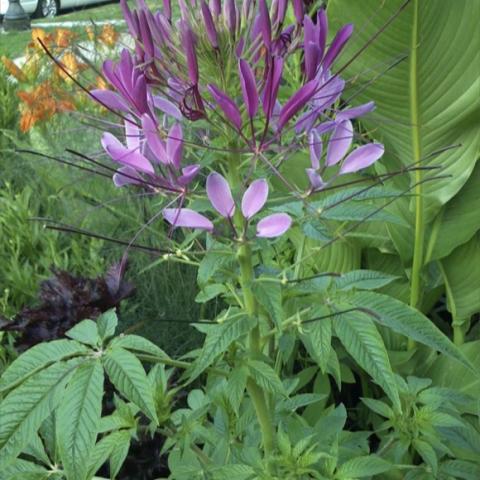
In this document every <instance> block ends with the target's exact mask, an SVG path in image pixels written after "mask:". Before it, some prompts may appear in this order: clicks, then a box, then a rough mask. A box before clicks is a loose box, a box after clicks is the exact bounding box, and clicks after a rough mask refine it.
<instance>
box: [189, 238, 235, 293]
mask: <svg viewBox="0 0 480 480" xmlns="http://www.w3.org/2000/svg"><path fill="white" fill-rule="evenodd" d="M233 260H234V257H233V254H232V252H231V251H230V252H229V251H228V249H227V247H226V246H225V245H222V244H221V243H214V244H213V245H212V246H211V247H210V249H209V250H208V252H207V254H206V255H205V256H204V257H203V259H202V261H201V262H200V266H199V267H198V274H197V275H198V276H197V279H198V284H199V285H200V286H203V285H205V284H206V283H207V282H208V281H209V280H210V279H211V278H212V277H213V275H215V273H216V272H217V271H218V270H219V269H221V268H222V267H224V266H225V265H227V264H228V263H229V262H232V261H233Z"/></svg>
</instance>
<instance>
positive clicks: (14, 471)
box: [0, 458, 50, 480]
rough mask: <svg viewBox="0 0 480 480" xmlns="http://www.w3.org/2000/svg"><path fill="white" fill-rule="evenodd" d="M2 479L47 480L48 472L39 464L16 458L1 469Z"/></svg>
mask: <svg viewBox="0 0 480 480" xmlns="http://www.w3.org/2000/svg"><path fill="white" fill-rule="evenodd" d="M1 474H2V476H1V477H0V478H1V479H2V480H19V479H22V480H24V479H25V480H29V479H30V480H47V479H48V478H49V476H50V472H49V471H48V470H47V469H46V468H44V467H41V466H40V465H38V464H36V463H33V462H27V461H26V460H22V459H19V458H17V459H16V460H15V461H14V462H13V463H11V464H10V465H9V466H8V467H6V468H3V469H2V471H1Z"/></svg>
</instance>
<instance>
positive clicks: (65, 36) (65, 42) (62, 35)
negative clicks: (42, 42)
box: [55, 28, 76, 48]
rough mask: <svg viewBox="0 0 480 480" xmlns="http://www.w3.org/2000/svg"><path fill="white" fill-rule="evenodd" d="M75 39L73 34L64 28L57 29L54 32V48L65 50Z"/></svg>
mask: <svg viewBox="0 0 480 480" xmlns="http://www.w3.org/2000/svg"><path fill="white" fill-rule="evenodd" d="M75 37H76V34H75V32H72V31H71V30H67V29H66V28H57V29H56V30H55V46H57V47H59V48H67V47H68V46H70V43H71V41H72V40H73V39H74V38H75Z"/></svg>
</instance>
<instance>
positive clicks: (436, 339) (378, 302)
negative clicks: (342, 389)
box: [348, 292, 473, 368]
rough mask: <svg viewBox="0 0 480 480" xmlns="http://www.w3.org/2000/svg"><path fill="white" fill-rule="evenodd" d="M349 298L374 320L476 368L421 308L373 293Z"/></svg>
mask: <svg viewBox="0 0 480 480" xmlns="http://www.w3.org/2000/svg"><path fill="white" fill-rule="evenodd" d="M348 301H349V303H351V304H352V305H356V306H358V307H360V308H363V309H367V310H368V311H369V312H370V313H371V317H372V319H373V320H374V321H375V322H377V323H379V324H380V325H383V326H385V327H388V328H390V329H392V330H393V331H395V332H397V333H400V334H402V335H405V336H406V337H408V338H411V339H412V340H415V341H416V342H420V343H423V344H424V345H427V346H428V347H430V348H432V349H434V350H438V351H439V352H442V353H443V354H445V355H448V356H450V357H452V358H455V359H456V360H458V361H460V362H461V363H463V364H464V365H466V366H467V367H469V368H473V367H472V365H471V364H470V362H469V361H468V360H467V359H466V358H465V356H464V355H463V354H462V352H461V351H460V350H459V349H458V347H456V346H455V345H454V344H453V343H452V342H451V341H450V340H449V338H448V337H447V336H446V335H444V334H443V333H442V332H441V331H440V330H439V329H438V328H437V327H436V326H435V325H434V324H433V323H432V322H431V321H430V320H429V319H428V318H427V317H425V315H423V314H422V313H421V312H419V311H418V310H416V309H414V308H411V307H410V306H408V305H406V304H404V303H403V302H400V301H399V300H396V299H394V298H392V297H389V296H387V295H382V294H380V293H373V292H355V293H352V294H351V295H350V296H349V297H348Z"/></svg>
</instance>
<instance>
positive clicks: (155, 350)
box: [110, 335, 170, 359]
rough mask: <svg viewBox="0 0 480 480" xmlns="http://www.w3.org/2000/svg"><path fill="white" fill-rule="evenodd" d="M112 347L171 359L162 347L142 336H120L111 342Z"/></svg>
mask: <svg viewBox="0 0 480 480" xmlns="http://www.w3.org/2000/svg"><path fill="white" fill-rule="evenodd" d="M110 347H112V348H116V347H121V348H124V349H126V350H129V351H131V352H133V353H146V354H147V355H153V356H154V357H158V358H165V359H167V358H170V357H169V356H168V355H167V354H166V353H165V352H164V351H163V350H162V349H161V348H160V347H158V346H157V345H155V344H154V343H153V342H151V341H150V340H147V339H146V338H143V337H141V336H140V335H120V336H119V337H116V338H114V339H113V340H112V341H111V343H110Z"/></svg>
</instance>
